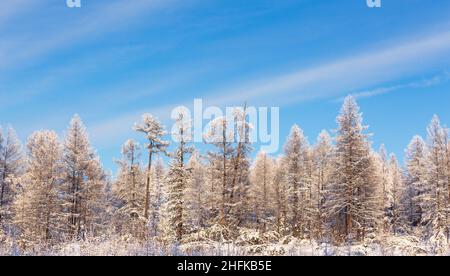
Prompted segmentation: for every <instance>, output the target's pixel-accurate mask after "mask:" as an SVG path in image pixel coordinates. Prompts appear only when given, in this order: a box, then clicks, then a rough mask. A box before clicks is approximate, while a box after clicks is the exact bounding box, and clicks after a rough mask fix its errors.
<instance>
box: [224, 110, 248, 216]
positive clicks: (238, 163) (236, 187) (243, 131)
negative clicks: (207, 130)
mask: <svg viewBox="0 0 450 276" xmlns="http://www.w3.org/2000/svg"><path fill="white" fill-rule="evenodd" d="M233 116H234V117H233V122H234V134H235V135H234V140H235V144H236V145H235V148H236V149H235V151H234V152H235V154H234V156H233V157H232V160H231V161H232V167H233V169H232V172H231V175H232V176H231V187H230V200H229V205H230V210H229V213H230V215H231V216H232V217H236V218H237V220H236V222H235V225H245V224H246V223H247V222H248V220H249V219H248V217H249V211H250V209H251V206H249V205H248V203H249V202H250V195H249V191H248V190H249V188H250V163H251V161H250V157H249V155H250V153H251V151H252V150H253V148H252V145H251V141H250V135H251V131H252V127H253V126H251V124H250V123H249V122H248V120H247V116H248V110H247V104H245V105H244V107H243V108H240V107H236V108H234V110H233Z"/></svg>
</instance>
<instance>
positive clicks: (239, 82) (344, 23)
mask: <svg viewBox="0 0 450 276" xmlns="http://www.w3.org/2000/svg"><path fill="white" fill-rule="evenodd" d="M382 2H383V3H382V4H383V6H382V8H380V9H369V8H367V6H366V1H365V0H346V1H331V0H323V1H318V0H296V1H293V0H283V1H268V0H248V1H230V0H211V1H205V0H133V1H128V0H110V1H106V0H82V5H83V6H82V8H80V9H69V8H67V7H66V5H65V0H9V1H1V2H0V125H3V126H5V125H7V124H11V125H13V127H14V128H15V129H16V130H17V132H18V133H19V136H20V137H21V139H22V140H23V141H24V140H25V139H26V137H27V136H28V135H29V134H30V133H31V132H32V131H33V130H37V129H55V130H57V131H58V132H59V133H61V134H63V133H64V130H65V129H66V126H67V123H68V122H69V120H70V118H71V116H72V115H73V114H74V113H78V114H80V116H81V117H82V119H83V120H84V122H85V124H86V125H87V127H88V130H89V133H90V137H91V141H92V143H93V145H94V146H95V147H96V149H97V150H98V152H99V154H100V156H101V158H102V161H103V162H104V164H105V166H106V167H107V168H113V165H112V160H113V158H114V157H119V153H120V145H121V144H122V143H123V142H124V141H125V140H126V139H127V138H139V136H138V135H136V134H135V133H133V131H132V130H131V127H132V125H133V123H134V122H136V121H139V119H140V114H142V113H144V112H150V113H153V114H155V115H157V116H159V117H160V118H161V119H162V120H163V121H165V122H166V124H167V125H168V124H169V123H170V121H168V117H169V115H170V110H171V108H172V107H174V106H176V105H179V104H186V105H189V104H191V103H192V102H193V100H194V98H202V99H204V100H205V104H215V105H220V106H229V105H239V104H242V103H243V102H244V101H248V102H249V104H251V105H257V106H280V107H281V137H282V140H283V141H284V138H285V137H286V136H287V134H288V132H289V129H290V127H291V125H292V124H294V123H298V124H299V125H300V126H301V127H302V128H303V129H304V131H305V133H306V135H307V136H308V137H309V139H310V141H311V142H313V141H314V140H315V138H316V136H317V134H318V133H319V132H320V130H321V129H329V130H332V129H334V128H336V124H335V117H336V115H337V114H338V112H339V108H340V105H341V103H342V101H341V99H342V97H344V96H345V95H347V94H350V93H351V94H355V95H357V97H358V101H359V103H360V105H361V108H362V111H363V112H364V118H365V123H366V124H368V125H370V132H372V133H374V136H373V141H374V147H378V146H379V145H380V144H381V143H385V144H386V146H387V149H388V150H389V151H392V152H394V153H396V154H397V155H400V156H402V155H403V149H404V148H405V147H406V145H407V144H408V142H409V140H410V139H411V137H412V136H413V135H414V134H421V135H425V128H426V125H427V124H428V122H429V121H430V120H431V117H432V115H433V114H438V115H439V116H440V118H441V120H442V122H443V123H449V122H450V109H449V108H448V107H449V103H450V93H449V92H450V91H449V89H450V81H449V80H450V1H448V0H433V1H429V0H383V1H382Z"/></svg>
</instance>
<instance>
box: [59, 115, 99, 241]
mask: <svg viewBox="0 0 450 276" xmlns="http://www.w3.org/2000/svg"><path fill="white" fill-rule="evenodd" d="M63 155H64V157H63V164H64V185H65V192H64V195H65V203H64V206H65V209H66V214H67V220H68V229H67V230H68V234H69V236H68V237H69V238H70V239H74V238H75V239H84V238H85V237H86V234H87V233H90V234H94V233H96V232H97V231H98V229H99V228H98V226H99V219H100V216H101V215H102V214H101V213H99V211H103V210H104V209H106V206H103V207H101V206H99V202H102V201H103V199H104V198H103V197H102V196H103V195H104V188H105V186H106V179H105V174H104V172H103V170H102V168H101V165H100V161H99V159H98V157H97V156H96V155H95V154H94V152H93V150H92V148H91V145H90V143H89V139H88V135H87V133H86V128H85V126H84V125H83V123H82V121H81V119H80V117H79V116H78V115H75V116H74V117H73V118H72V120H71V122H70V126H69V128H68V131H67V133H66V137H65V141H64V145H63Z"/></svg>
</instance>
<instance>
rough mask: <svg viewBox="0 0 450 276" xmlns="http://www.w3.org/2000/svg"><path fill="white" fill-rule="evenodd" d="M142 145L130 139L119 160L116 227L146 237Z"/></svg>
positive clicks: (124, 146)
mask: <svg viewBox="0 0 450 276" xmlns="http://www.w3.org/2000/svg"><path fill="white" fill-rule="evenodd" d="M140 154H141V152H140V145H139V144H138V143H137V142H135V141H134V140H128V141H127V142H126V143H125V144H124V145H123V146H122V159H121V160H119V161H117V164H118V165H119V173H118V176H117V180H116V181H115V184H114V186H113V193H114V196H115V197H116V198H117V199H118V200H119V202H120V203H119V204H120V205H119V209H118V210H117V211H116V214H115V221H116V227H118V230H119V232H121V233H122V234H125V233H128V234H131V235H133V236H135V237H140V238H143V237H144V232H143V230H144V227H145V220H144V219H143V216H142V214H143V213H144V203H145V195H144V193H142V191H143V190H144V189H145V187H144V183H145V180H144V178H145V176H144V173H143V171H142V169H141V166H140Z"/></svg>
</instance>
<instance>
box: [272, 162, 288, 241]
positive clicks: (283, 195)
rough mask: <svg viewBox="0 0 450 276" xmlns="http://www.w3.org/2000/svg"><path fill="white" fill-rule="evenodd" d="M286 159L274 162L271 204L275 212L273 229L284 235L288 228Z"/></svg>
mask: <svg viewBox="0 0 450 276" xmlns="http://www.w3.org/2000/svg"><path fill="white" fill-rule="evenodd" d="M285 161H286V159H285V158H283V157H279V158H277V160H276V164H275V167H274V176H273V199H272V201H273V203H274V210H275V229H276V231H277V232H278V233H279V234H286V232H287V231H286V230H287V228H288V207H289V206H288V200H287V199H288V185H287V177H286V163H285Z"/></svg>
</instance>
